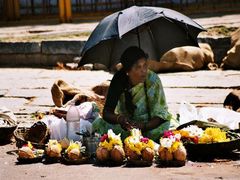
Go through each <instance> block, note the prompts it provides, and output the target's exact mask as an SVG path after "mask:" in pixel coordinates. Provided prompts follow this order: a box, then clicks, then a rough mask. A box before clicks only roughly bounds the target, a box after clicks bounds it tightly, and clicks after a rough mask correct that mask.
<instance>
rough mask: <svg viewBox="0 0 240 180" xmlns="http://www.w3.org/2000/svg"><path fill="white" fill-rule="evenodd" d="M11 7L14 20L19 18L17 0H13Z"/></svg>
mask: <svg viewBox="0 0 240 180" xmlns="http://www.w3.org/2000/svg"><path fill="white" fill-rule="evenodd" d="M13 7H14V20H19V19H20V6H19V0H13Z"/></svg>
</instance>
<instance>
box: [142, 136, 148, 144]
mask: <svg viewBox="0 0 240 180" xmlns="http://www.w3.org/2000/svg"><path fill="white" fill-rule="evenodd" d="M140 141H141V142H143V143H146V144H147V143H148V141H149V139H148V138H146V137H143V138H141V139H140Z"/></svg>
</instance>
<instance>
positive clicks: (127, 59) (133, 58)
mask: <svg viewBox="0 0 240 180" xmlns="http://www.w3.org/2000/svg"><path fill="white" fill-rule="evenodd" d="M141 58H145V59H147V58H148V55H147V54H146V53H145V52H144V51H143V50H142V49H141V48H139V47H137V46H131V47H129V48H127V49H126V50H125V51H124V52H123V54H122V56H121V58H120V62H121V63H122V66H123V70H124V71H129V70H130V69H131V68H132V66H133V65H134V64H135V63H136V62H137V61H138V60H139V59H141Z"/></svg>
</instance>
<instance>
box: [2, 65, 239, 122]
mask: <svg viewBox="0 0 240 180" xmlns="http://www.w3.org/2000/svg"><path fill="white" fill-rule="evenodd" d="M159 76H160V78H161V80H162V83H163V87H164V90H165V94H166V98H167V102H168V106H169V109H170V111H171V112H172V113H174V114H176V113H177V112H178V108H179V105H180V103H181V101H187V102H190V103H192V104H194V105H195V106H214V107H222V103H223V101H224V99H225V97H226V95H227V94H228V93H229V92H230V91H231V90H232V89H234V88H237V87H240V71H220V70H219V71H196V72H179V73H165V74H159ZM111 78H112V75H111V74H109V73H107V72H104V71H64V70H50V69H29V68H1V69H0V82H1V86H0V106H6V107H7V108H9V109H11V110H13V111H14V113H15V114H16V115H17V116H18V118H19V121H20V122H21V123H23V122H24V123H26V122H30V121H28V120H32V119H31V118H30V117H31V114H33V113H34V112H36V111H41V112H45V111H49V109H50V108H51V107H54V104H53V102H52V98H51V86H52V84H53V83H54V81H55V80H57V79H63V80H65V81H66V82H68V83H70V84H72V85H74V86H76V87H79V88H85V89H90V88H91V87H93V86H95V85H98V84H100V83H101V82H104V81H106V80H110V79H111Z"/></svg>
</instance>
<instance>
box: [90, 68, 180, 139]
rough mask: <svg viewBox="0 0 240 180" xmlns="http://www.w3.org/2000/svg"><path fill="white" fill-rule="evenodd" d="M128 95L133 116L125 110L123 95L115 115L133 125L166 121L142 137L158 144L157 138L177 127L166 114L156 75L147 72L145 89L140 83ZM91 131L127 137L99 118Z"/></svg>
mask: <svg viewBox="0 0 240 180" xmlns="http://www.w3.org/2000/svg"><path fill="white" fill-rule="evenodd" d="M130 93H131V94H132V102H133V104H134V105H135V106H136V109H135V111H134V114H133V115H132V116H131V115H130V114H129V113H128V111H127V110H126V106H125V95H124V93H123V94H121V96H120V98H119V101H118V105H117V107H116V109H115V112H116V114H122V115H125V116H127V117H129V119H130V120H131V121H132V122H135V123H138V122H145V123H146V122H148V120H149V119H151V118H153V117H160V118H162V119H164V120H166V122H164V123H163V124H161V125H160V126H158V127H157V128H155V129H153V130H150V131H147V132H145V133H144V134H143V135H144V136H146V137H148V138H151V139H152V140H154V141H156V142H159V137H160V135H162V134H163V132H164V131H165V130H169V129H173V128H176V127H177V126H178V122H177V121H176V120H175V119H173V117H172V115H171V114H170V113H169V112H168V108H167V104H166V99H165V94H164V91H163V87H162V83H161V80H160V79H159V77H158V75H157V74H155V73H154V72H152V71H150V70H149V71H148V75H147V78H146V81H145V87H144V83H140V84H138V85H136V86H134V87H132V88H131V89H130ZM146 95H147V97H146ZM148 109H149V111H150V112H149V111H148ZM149 116H151V117H149ZM93 129H94V130H95V131H96V132H98V133H100V134H104V133H107V130H108V129H112V130H113V131H114V132H115V133H116V134H118V133H121V134H122V138H123V139H124V138H126V137H127V136H128V135H129V132H127V131H125V130H123V129H122V128H121V126H120V125H113V124H109V123H108V122H106V121H104V120H103V119H101V118H99V119H97V120H95V121H94V122H93Z"/></svg>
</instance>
